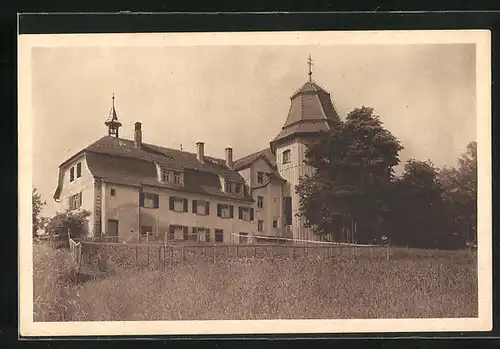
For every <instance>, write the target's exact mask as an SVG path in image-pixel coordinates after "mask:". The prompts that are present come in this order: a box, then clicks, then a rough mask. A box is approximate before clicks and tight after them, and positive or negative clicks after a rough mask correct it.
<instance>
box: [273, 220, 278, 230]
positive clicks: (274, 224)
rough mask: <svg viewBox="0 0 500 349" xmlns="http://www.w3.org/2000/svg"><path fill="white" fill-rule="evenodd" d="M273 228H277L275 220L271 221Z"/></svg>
mask: <svg viewBox="0 0 500 349" xmlns="http://www.w3.org/2000/svg"><path fill="white" fill-rule="evenodd" d="M273 228H275V229H276V228H278V221H277V220H276V219H275V220H273Z"/></svg>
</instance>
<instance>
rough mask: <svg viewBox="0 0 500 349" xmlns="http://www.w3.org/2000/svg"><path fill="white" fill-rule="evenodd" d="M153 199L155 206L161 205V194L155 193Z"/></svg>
mask: <svg viewBox="0 0 500 349" xmlns="http://www.w3.org/2000/svg"><path fill="white" fill-rule="evenodd" d="M153 200H154V208H159V207H160V196H159V195H158V194H154V196H153Z"/></svg>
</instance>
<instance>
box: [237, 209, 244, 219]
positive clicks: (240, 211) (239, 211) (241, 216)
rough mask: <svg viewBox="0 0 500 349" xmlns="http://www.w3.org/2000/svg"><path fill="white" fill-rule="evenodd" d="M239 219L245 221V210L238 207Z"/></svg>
mask: <svg viewBox="0 0 500 349" xmlns="http://www.w3.org/2000/svg"><path fill="white" fill-rule="evenodd" d="M238 218H239V219H243V210H242V209H241V207H238Z"/></svg>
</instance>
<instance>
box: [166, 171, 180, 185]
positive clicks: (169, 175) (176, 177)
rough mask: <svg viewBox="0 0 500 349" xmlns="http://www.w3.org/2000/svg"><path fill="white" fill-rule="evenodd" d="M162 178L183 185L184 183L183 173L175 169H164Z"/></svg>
mask: <svg viewBox="0 0 500 349" xmlns="http://www.w3.org/2000/svg"><path fill="white" fill-rule="evenodd" d="M162 180H163V182H165V183H170V184H176V185H181V184H182V173H181V172H174V171H163V173H162Z"/></svg>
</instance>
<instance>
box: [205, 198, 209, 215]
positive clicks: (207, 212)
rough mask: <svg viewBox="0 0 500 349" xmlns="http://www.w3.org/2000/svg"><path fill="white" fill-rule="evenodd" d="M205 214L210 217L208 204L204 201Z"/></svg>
mask: <svg viewBox="0 0 500 349" xmlns="http://www.w3.org/2000/svg"><path fill="white" fill-rule="evenodd" d="M205 214H206V215H207V216H208V215H210V202H208V201H205Z"/></svg>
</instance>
